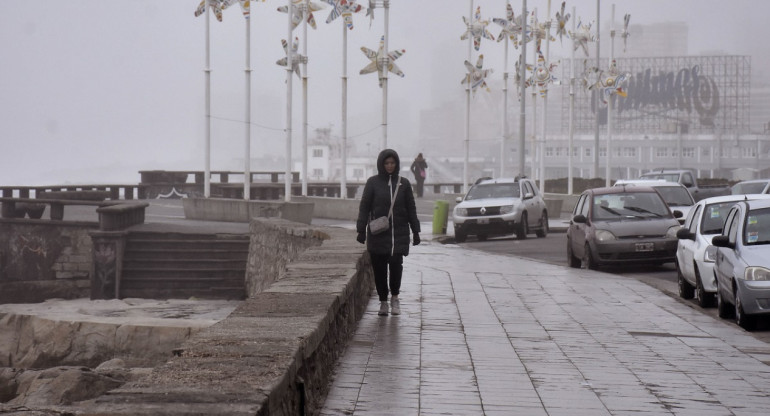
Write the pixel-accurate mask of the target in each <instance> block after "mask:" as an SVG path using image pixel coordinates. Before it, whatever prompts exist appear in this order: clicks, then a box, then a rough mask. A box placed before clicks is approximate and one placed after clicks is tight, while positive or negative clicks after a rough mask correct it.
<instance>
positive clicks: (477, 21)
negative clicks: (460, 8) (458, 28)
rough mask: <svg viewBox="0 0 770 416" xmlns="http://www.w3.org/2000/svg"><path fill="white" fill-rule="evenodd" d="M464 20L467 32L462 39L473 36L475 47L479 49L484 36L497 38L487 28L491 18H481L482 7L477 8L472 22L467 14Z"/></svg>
mask: <svg viewBox="0 0 770 416" xmlns="http://www.w3.org/2000/svg"><path fill="white" fill-rule="evenodd" d="M463 22H465V26H466V27H467V29H466V30H465V33H463V35H462V36H460V40H466V39H468V37H469V36H473V49H475V50H479V48H480V47H481V38H482V37H483V38H486V39H489V40H495V37H494V36H493V35H492V34H491V33H489V31H488V30H487V25H489V20H482V19H481V7H477V8H476V13H475V14H474V16H473V21H472V22H469V21H468V18H467V17H465V16H463Z"/></svg>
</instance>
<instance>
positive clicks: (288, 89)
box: [283, 0, 294, 202]
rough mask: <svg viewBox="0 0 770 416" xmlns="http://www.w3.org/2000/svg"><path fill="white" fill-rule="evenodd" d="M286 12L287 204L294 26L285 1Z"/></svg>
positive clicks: (286, 198)
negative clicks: (292, 35) (292, 33)
mask: <svg viewBox="0 0 770 416" xmlns="http://www.w3.org/2000/svg"><path fill="white" fill-rule="evenodd" d="M286 2H287V5H288V6H287V7H288V12H287V13H286V15H287V16H288V18H287V21H288V34H287V38H286V39H288V47H287V48H286V169H285V172H284V177H283V179H284V180H283V182H284V187H283V190H284V201H286V202H289V201H291V106H292V101H291V96H292V79H291V73H292V72H293V71H292V63H293V62H294V56H293V52H294V51H293V48H292V40H291V32H292V29H294V26H293V24H292V9H291V6H292V4H291V3H292V2H291V0H286Z"/></svg>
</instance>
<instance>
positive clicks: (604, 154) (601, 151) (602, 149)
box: [599, 147, 607, 157]
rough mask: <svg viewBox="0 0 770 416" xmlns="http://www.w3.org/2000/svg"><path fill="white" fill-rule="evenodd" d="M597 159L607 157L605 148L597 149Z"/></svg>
mask: <svg viewBox="0 0 770 416" xmlns="http://www.w3.org/2000/svg"><path fill="white" fill-rule="evenodd" d="M599 157H607V148H606V147H600V148H599Z"/></svg>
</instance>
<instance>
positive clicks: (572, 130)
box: [567, 6, 577, 195]
mask: <svg viewBox="0 0 770 416" xmlns="http://www.w3.org/2000/svg"><path fill="white" fill-rule="evenodd" d="M575 20H577V15H576V14H575V7H574V6H573V7H572V32H573V33H575ZM570 37H571V38H572V48H571V52H570V72H569V139H568V143H569V144H568V150H567V194H568V195H572V191H573V189H572V184H573V173H572V157H573V151H572V149H573V147H574V137H575V37H574V36H570Z"/></svg>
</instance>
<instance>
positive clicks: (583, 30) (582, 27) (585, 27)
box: [569, 21, 596, 56]
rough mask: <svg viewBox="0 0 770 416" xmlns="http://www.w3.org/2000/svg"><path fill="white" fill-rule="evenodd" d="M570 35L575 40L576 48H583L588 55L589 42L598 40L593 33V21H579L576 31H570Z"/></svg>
mask: <svg viewBox="0 0 770 416" xmlns="http://www.w3.org/2000/svg"><path fill="white" fill-rule="evenodd" d="M569 36H570V38H572V39H573V40H574V41H575V50H577V48H581V49H583V52H585V54H586V56H588V42H595V41H596V36H595V35H594V34H593V33H591V23H583V22H582V21H579V22H578V25H577V29H576V31H575V32H572V31H570V32H569Z"/></svg>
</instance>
